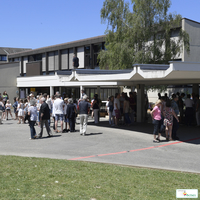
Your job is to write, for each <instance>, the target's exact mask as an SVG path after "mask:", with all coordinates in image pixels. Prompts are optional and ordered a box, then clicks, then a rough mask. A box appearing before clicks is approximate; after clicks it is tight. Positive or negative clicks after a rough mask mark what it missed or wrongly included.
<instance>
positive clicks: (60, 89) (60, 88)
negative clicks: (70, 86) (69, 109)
mask: <svg viewBox="0 0 200 200" xmlns="http://www.w3.org/2000/svg"><path fill="white" fill-rule="evenodd" d="M61 92H62V87H59V93H60V94H61ZM61 96H62V94H61Z"/></svg>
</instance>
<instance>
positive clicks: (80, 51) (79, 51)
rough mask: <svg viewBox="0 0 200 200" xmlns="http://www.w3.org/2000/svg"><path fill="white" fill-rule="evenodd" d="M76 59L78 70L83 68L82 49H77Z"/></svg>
mask: <svg viewBox="0 0 200 200" xmlns="http://www.w3.org/2000/svg"><path fill="white" fill-rule="evenodd" d="M77 57H78V58H79V67H78V68H84V47H78V48H77Z"/></svg>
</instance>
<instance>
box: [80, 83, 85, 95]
mask: <svg viewBox="0 0 200 200" xmlns="http://www.w3.org/2000/svg"><path fill="white" fill-rule="evenodd" d="M81 90H84V87H83V86H82V85H80V98H81V97H82V93H81Z"/></svg>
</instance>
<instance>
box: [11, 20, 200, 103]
mask: <svg viewBox="0 0 200 200" xmlns="http://www.w3.org/2000/svg"><path fill="white" fill-rule="evenodd" d="M180 29H183V30H185V31H186V32H187V33H189V36H190V54H189V55H188V54H187V53H186V52H185V49H184V47H183V52H180V54H179V55H178V56H177V58H176V60H177V61H180V62H200V56H199V55H200V23H198V22H194V21H192V20H189V19H186V18H183V19H182V23H181V24H180V26H178V27H176V28H175V29H173V30H172V32H171V39H174V40H176V39H178V35H179V31H180ZM104 44H105V35H102V36H98V37H92V38H87V39H83V40H78V41H74V42H68V43H63V44H59V45H54V46H49V47H44V48H39V49H33V50H26V51H23V52H18V53H12V54H9V55H8V60H9V63H13V62H14V63H15V65H16V66H17V65H18V66H17V67H18V69H19V77H18V78H17V87H18V88H19V94H20V96H21V97H25V96H26V95H28V94H29V93H30V91H33V92H35V94H37V93H40V92H42V93H44V92H46V93H50V94H55V92H56V91H60V92H61V93H66V94H67V95H68V96H71V97H73V98H78V97H79V96H80V90H81V89H82V88H84V89H85V90H86V93H87V94H88V95H89V96H90V98H93V94H95V93H99V94H100V97H101V98H102V99H103V100H106V99H107V97H108V96H109V95H111V94H115V93H116V92H119V91H120V90H121V89H120V88H121V86H123V85H120V86H119V85H115V84H113V85H112V84H111V83H110V81H109V80H105V83H102V82H99V83H96V82H95V80H93V82H92V83H91V82H89V83H86V81H85V80H84V82H80V81H79V80H75V79H74V77H75V76H73V78H72V79H70V77H72V76H71V75H69V76H68V75H66V74H68V73H71V74H73V70H75V69H74V67H73V64H72V63H73V55H74V54H75V55H76V56H77V57H78V58H79V67H78V70H81V69H85V70H94V72H96V73H97V74H98V73H99V70H98V69H99V66H98V60H97V57H98V54H99V52H100V51H101V50H102V49H105V46H104ZM65 73H66V74H65ZM78 73H79V72H77V74H78ZM66 76H67V78H66ZM81 76H84V74H82V75H81ZM93 76H95V73H94V74H93ZM154 84H155V82H154ZM183 84H184V83H183ZM129 85H130V84H129ZM136 85H137V83H136V82H134V81H133V82H132V86H136ZM124 86H125V85H124ZM99 87H100V88H99Z"/></svg>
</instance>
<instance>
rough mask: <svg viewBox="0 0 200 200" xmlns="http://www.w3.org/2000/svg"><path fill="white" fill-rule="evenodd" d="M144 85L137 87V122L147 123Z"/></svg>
mask: <svg viewBox="0 0 200 200" xmlns="http://www.w3.org/2000/svg"><path fill="white" fill-rule="evenodd" d="M144 112H145V109H144V85H137V122H144V121H145V119H144V118H145V113H144Z"/></svg>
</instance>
